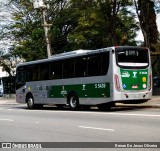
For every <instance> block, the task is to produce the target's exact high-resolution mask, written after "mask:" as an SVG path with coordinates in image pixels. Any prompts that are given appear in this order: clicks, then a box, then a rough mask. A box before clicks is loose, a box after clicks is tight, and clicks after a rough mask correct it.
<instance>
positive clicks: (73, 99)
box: [68, 93, 79, 110]
mask: <svg viewBox="0 0 160 151" xmlns="http://www.w3.org/2000/svg"><path fill="white" fill-rule="evenodd" d="M68 103H69V107H70V109H72V110H78V109H79V99H78V96H77V95H76V94H75V93H72V94H70V95H69V99H68Z"/></svg>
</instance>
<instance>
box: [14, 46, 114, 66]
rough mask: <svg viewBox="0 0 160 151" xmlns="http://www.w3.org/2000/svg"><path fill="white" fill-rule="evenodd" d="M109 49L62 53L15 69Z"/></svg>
mask: <svg viewBox="0 0 160 151" xmlns="http://www.w3.org/2000/svg"><path fill="white" fill-rule="evenodd" d="M111 48H113V47H109V48H102V49H96V50H83V49H79V50H75V51H70V52H64V53H60V54H55V55H53V56H51V57H50V58H47V59H41V60H35V61H30V62H24V63H20V64H18V65H17V67H18V66H23V65H30V64H36V63H41V62H42V63H43V62H49V61H54V60H55V61H56V60H61V59H62V60H63V59H67V58H72V57H76V56H82V55H88V54H95V53H100V52H105V51H109V50H112V49H111Z"/></svg>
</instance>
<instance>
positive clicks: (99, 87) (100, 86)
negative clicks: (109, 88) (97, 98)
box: [95, 83, 106, 89]
mask: <svg viewBox="0 0 160 151" xmlns="http://www.w3.org/2000/svg"><path fill="white" fill-rule="evenodd" d="M105 88H106V84H105V83H97V84H95V89H105Z"/></svg>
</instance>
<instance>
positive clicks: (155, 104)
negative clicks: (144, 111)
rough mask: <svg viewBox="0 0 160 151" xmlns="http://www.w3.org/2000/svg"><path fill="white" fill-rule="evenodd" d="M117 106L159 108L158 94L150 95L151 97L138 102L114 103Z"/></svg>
mask: <svg viewBox="0 0 160 151" xmlns="http://www.w3.org/2000/svg"><path fill="white" fill-rule="evenodd" d="M116 106H118V107H142V108H160V96H159V95H157V96H152V99H151V100H149V101H147V102H145V103H140V104H122V103H116Z"/></svg>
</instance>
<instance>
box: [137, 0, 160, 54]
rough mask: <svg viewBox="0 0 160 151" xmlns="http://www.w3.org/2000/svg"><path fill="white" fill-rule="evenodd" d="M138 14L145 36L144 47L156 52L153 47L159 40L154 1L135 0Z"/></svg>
mask: <svg viewBox="0 0 160 151" xmlns="http://www.w3.org/2000/svg"><path fill="white" fill-rule="evenodd" d="M134 4H135V7H136V13H137V16H138V19H139V22H140V27H141V30H142V33H143V36H144V46H147V47H148V48H150V49H151V50H153V51H155V48H154V47H153V46H154V45H155V44H156V43H157V40H158V29H157V24H156V13H155V9H154V7H155V4H154V1H153V0H138V1H136V0H134Z"/></svg>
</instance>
